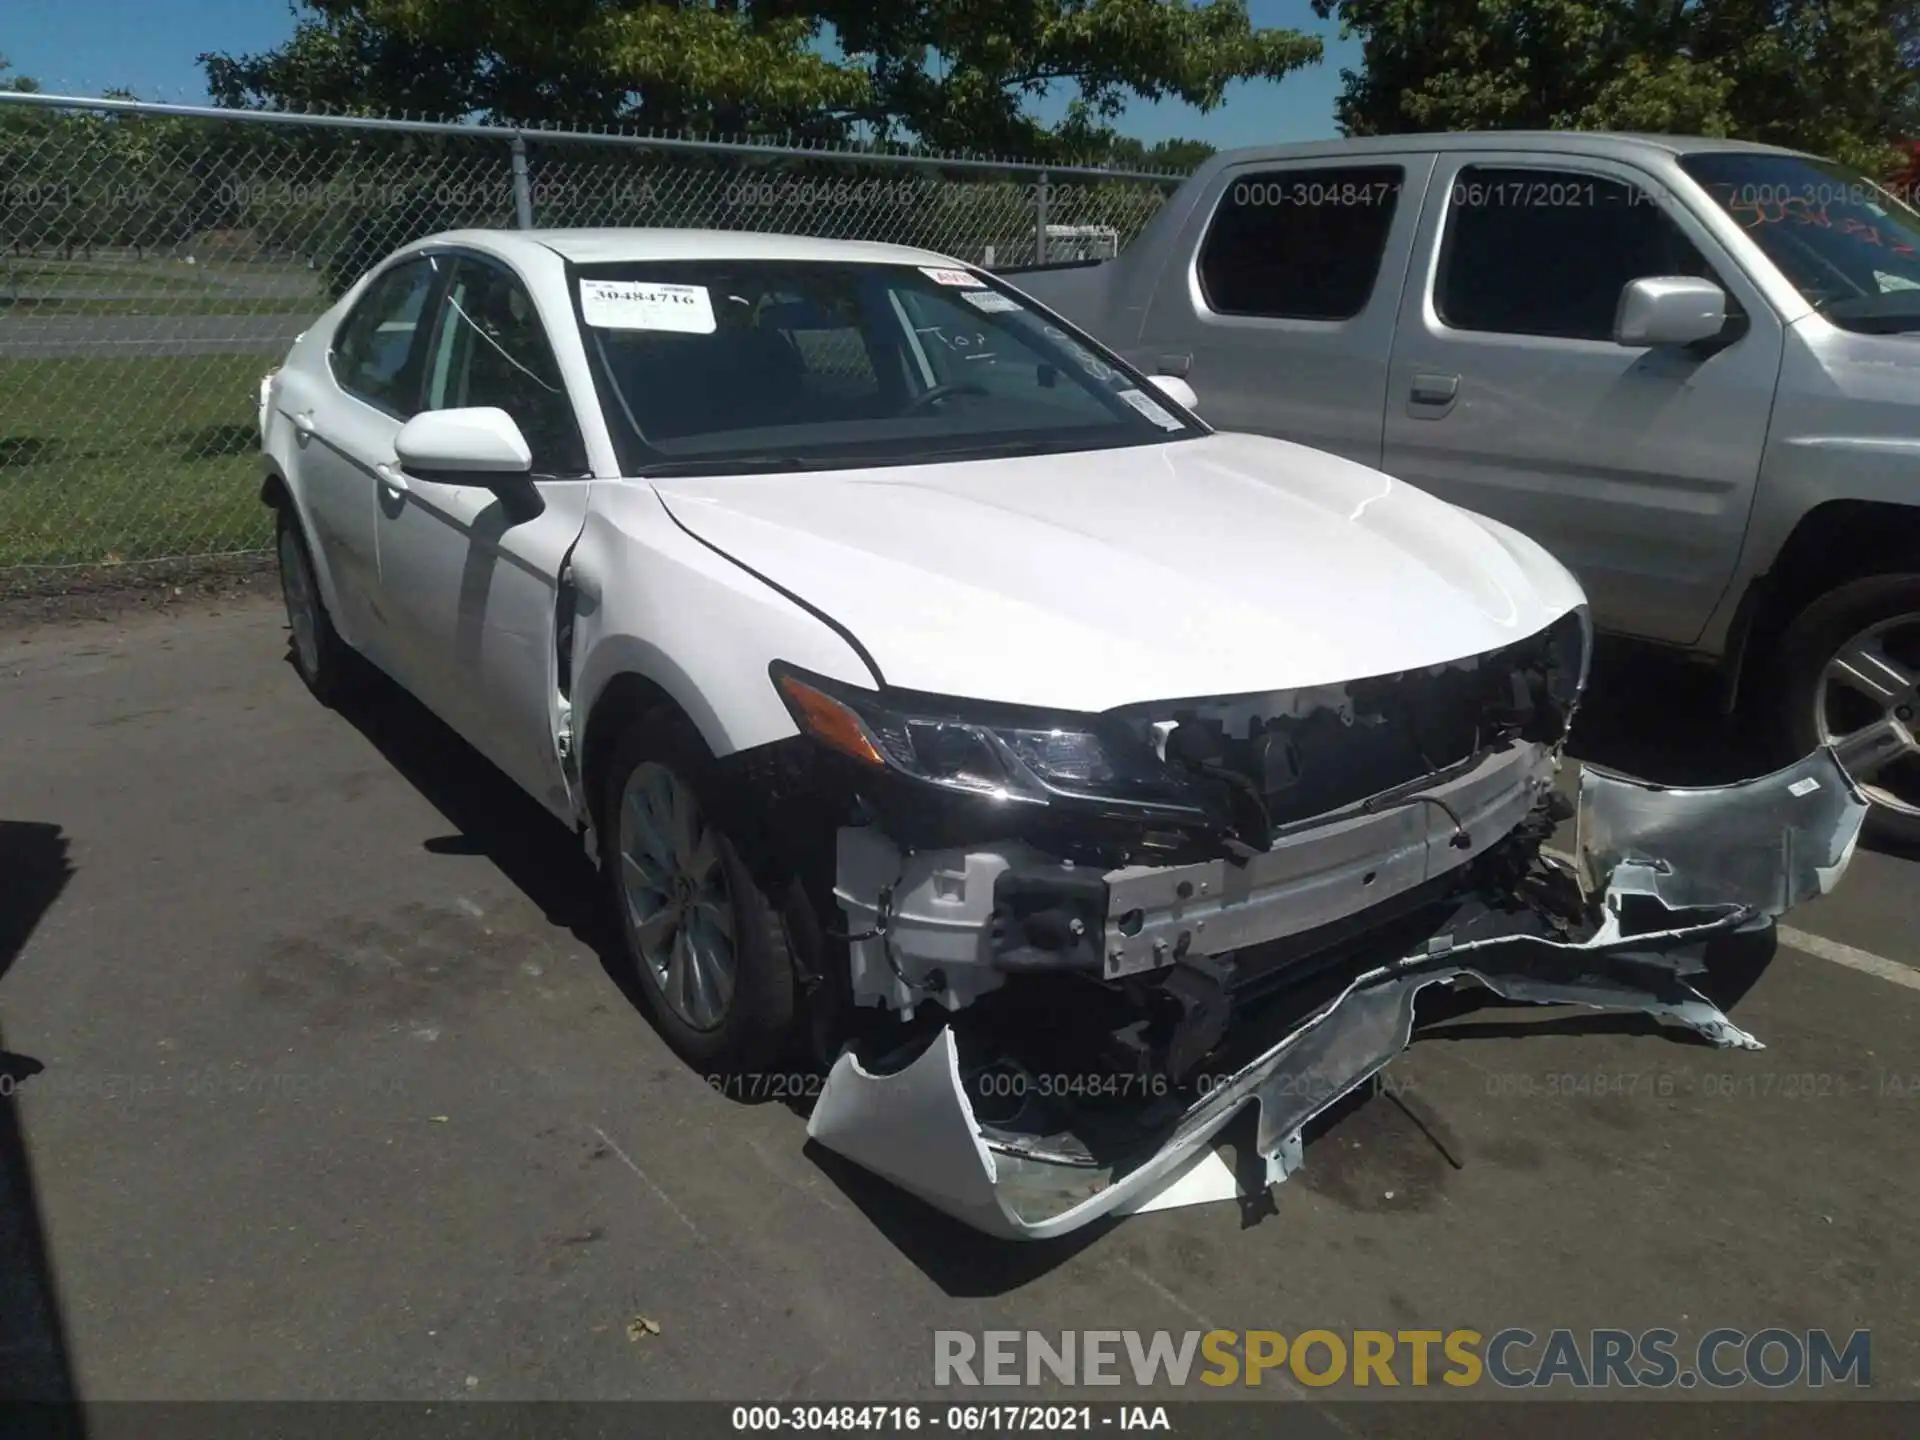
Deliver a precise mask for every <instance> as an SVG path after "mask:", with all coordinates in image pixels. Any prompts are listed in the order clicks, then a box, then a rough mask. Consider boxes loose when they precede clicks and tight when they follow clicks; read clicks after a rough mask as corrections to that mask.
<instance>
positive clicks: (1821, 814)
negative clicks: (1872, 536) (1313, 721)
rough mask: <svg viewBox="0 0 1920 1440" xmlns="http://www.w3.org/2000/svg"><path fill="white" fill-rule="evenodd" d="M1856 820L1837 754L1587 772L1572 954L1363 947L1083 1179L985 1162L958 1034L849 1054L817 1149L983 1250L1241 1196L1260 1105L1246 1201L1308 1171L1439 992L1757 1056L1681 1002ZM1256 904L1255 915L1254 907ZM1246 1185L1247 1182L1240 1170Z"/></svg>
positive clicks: (1860, 809) (1258, 936)
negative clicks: (1356, 1095) (1262, 1041)
mask: <svg viewBox="0 0 1920 1440" xmlns="http://www.w3.org/2000/svg"><path fill="white" fill-rule="evenodd" d="M1492 793H1493V792H1491V791H1490V792H1489V796H1491V794H1492ZM1463 798H1464V797H1463ZM1426 808H1427V807H1416V810H1415V811H1413V812H1408V811H1401V812H1398V813H1400V814H1401V815H1407V814H1411V813H1419V812H1422V811H1424V810H1425V809H1426ZM1467 808H1468V809H1471V808H1473V807H1472V806H1471V805H1469V806H1468V807H1467ZM1866 811H1867V804H1866V801H1865V799H1864V798H1863V797H1862V796H1861V795H1860V793H1859V792H1858V790H1857V789H1856V788H1855V787H1854V786H1853V784H1852V783H1851V781H1850V780H1849V779H1848V777H1847V775H1846V772H1845V771H1844V770H1843V769H1842V768H1841V766H1840V764H1839V762H1838V760H1837V759H1836V757H1835V756H1834V754H1833V753H1832V751H1831V750H1824V749H1823V750H1820V751H1817V752H1815V753H1814V754H1813V755H1811V756H1809V757H1808V758H1807V759H1805V760H1803V761H1801V762H1800V763H1799V764H1797V765H1794V766H1792V767H1790V768H1788V769H1786V770H1783V771H1780V772H1778V773H1776V774H1773V775H1768V776H1764V777H1762V778H1760V779H1756V780H1749V781H1743V782H1741V783H1739V784H1734V785H1727V786H1719V787H1712V788H1704V789H1668V788H1661V787H1657V786H1651V785H1646V784H1643V783H1641V782H1639V781H1635V780H1631V779H1628V778H1625V777H1622V776H1617V775H1612V774H1609V773H1606V772H1603V771H1600V770H1596V769H1591V768H1583V769H1582V772H1581V783H1580V795H1579V805H1578V824H1579V835H1578V842H1577V848H1578V862H1579V863H1578V869H1579V874H1580V880H1581V888H1582V889H1583V890H1584V892H1585V894H1586V896H1587V897H1588V901H1589V902H1590V903H1591V904H1597V906H1598V907H1599V911H1600V925H1599V928H1598V929H1597V931H1594V932H1593V933H1591V934H1589V935H1588V937H1587V938H1586V939H1584V940H1581V941H1572V940H1559V939H1552V938H1543V937H1541V936H1539V935H1532V934H1528V935H1495V936H1492V937H1490V938H1469V937H1459V936H1455V935H1451V934H1436V935H1434V936H1432V937H1431V938H1430V939H1428V940H1427V941H1426V942H1425V943H1424V945H1422V946H1420V947H1419V948H1418V949H1417V951H1416V952H1415V953H1412V954H1407V955H1398V956H1394V957H1392V958H1390V959H1384V960H1381V961H1379V962H1377V963H1369V960H1370V957H1368V956H1367V953H1366V950H1365V948H1364V944H1365V942H1357V943H1356V945H1355V947H1354V955H1353V959H1354V962H1355V965H1356V968H1359V967H1365V968H1362V969H1361V971H1360V973H1358V974H1357V975H1355V976H1354V978H1352V979H1351V981H1350V982H1349V983H1347V984H1346V985H1345V986H1344V988H1342V989H1340V990H1339V992H1338V993H1337V994H1336V995H1334V996H1333V998H1331V999H1330V1000H1326V1001H1324V1002H1323V1003H1320V1004H1318V1005H1317V1006H1315V1007H1313V1008H1311V1009H1310V1010H1308V1011H1307V1013H1305V1015H1304V1016H1301V1015H1299V1014H1298V1013H1297V1012H1296V1013H1295V1015H1294V1016H1293V1017H1292V1018H1291V1019H1289V1020H1288V1021H1287V1022H1286V1024H1285V1025H1284V1027H1283V1028H1284V1033H1283V1034H1280V1035H1278V1037H1277V1039H1276V1043H1274V1044H1273V1045H1272V1046H1270V1047H1269V1048H1267V1049H1266V1050H1264V1052H1262V1053H1260V1054H1259V1055H1258V1056H1257V1058H1255V1059H1253V1060H1252V1061H1251V1062H1250V1063H1246V1064H1244V1065H1241V1066H1240V1067H1239V1068H1238V1069H1236V1070H1234V1071H1233V1072H1232V1073H1230V1074H1227V1075H1224V1076H1221V1077H1219V1078H1218V1079H1217V1080H1216V1081H1215V1082H1214V1083H1212V1084H1210V1085H1209V1086H1207V1087H1205V1088H1204V1090H1203V1091H1202V1092H1201V1093H1199V1094H1198V1095H1197V1097H1196V1098H1194V1099H1193V1100H1192V1103H1191V1104H1190V1105H1189V1106H1187V1108H1186V1109H1185V1110H1184V1112H1183V1113H1181V1114H1179V1115H1178V1117H1177V1118H1176V1119H1175V1120H1174V1121H1173V1123H1172V1124H1171V1125H1169V1126H1166V1127H1164V1128H1162V1129H1160V1130H1159V1131H1157V1132H1156V1133H1155V1134H1154V1136H1153V1138H1152V1141H1151V1143H1149V1144H1147V1145H1145V1146H1143V1147H1141V1150H1140V1153H1136V1154H1132V1155H1129V1156H1127V1157H1126V1158H1125V1159H1123V1160H1119V1161H1107V1162H1104V1163H1102V1164H1100V1165H1097V1166H1089V1165H1087V1164H1084V1163H1071V1162H1068V1161H1065V1160H1063V1159H1062V1158H1060V1157H1058V1156H1048V1155H1047V1154H1045V1153H1044V1151H1043V1150H1042V1149H1025V1150H1022V1149H1021V1148H1019V1147H1009V1146H1007V1145H1005V1144H1000V1143H995V1142H992V1141H990V1140H989V1138H988V1137H987V1135H986V1134H985V1133H984V1132H983V1128H982V1126H981V1125H980V1123H979V1122H978V1121H977V1119H976V1117H975V1113H974V1109H973V1106H972V1105H971V1104H970V1102H969V1100H968V1096H967V1091H966V1087H965V1086H964V1084H963V1083H962V1041H961V1039H960V1037H958V1036H957V1035H956V1033H955V1026H954V1024H953V1023H949V1024H947V1025H946V1026H945V1027H943V1028H942V1029H941V1030H940V1031H939V1033H938V1034H937V1036H936V1037H935V1038H934V1040H933V1042H932V1044H931V1045H929V1046H928V1047H927V1048H926V1049H925V1050H923V1051H922V1052H921V1053H920V1054H919V1055H918V1056H917V1057H915V1058H914V1059H913V1060H911V1061H910V1062H909V1063H907V1064H906V1065H904V1066H903V1067H901V1068H899V1069H896V1070H892V1071H889V1072H887V1073H870V1072H869V1071H868V1070H866V1069H864V1068H862V1066H861V1064H860V1063H859V1061H858V1060H856V1059H855V1057H854V1055H853V1054H852V1053H851V1052H849V1053H846V1054H843V1055H842V1056H841V1057H840V1059H839V1060H838V1062H837V1063H836V1064H835V1065H834V1067H833V1070H832V1072H831V1074H830V1075H829V1076H828V1079H827V1082H826V1084H825V1086H824V1088H823V1090H822V1092H821V1095H820V1097H819V1101H818V1103H817V1104H816V1106H815V1107H814V1111H813V1115H812V1118H811V1120H810V1121H809V1123H808V1127H807V1128H808V1134H809V1136H810V1137H811V1138H812V1139H814V1140H817V1141H818V1142H819V1143H820V1144H822V1145H824V1146H826V1147H827V1148H828V1149H830V1150H833V1151H835V1152H837V1153H839V1154H841V1155H843V1156H845V1157H846V1158H848V1159H849V1160H852V1161H854V1162H855V1163H856V1164H858V1165H860V1166H862V1167H863V1168H865V1169H867V1170H870V1171H873V1172H874V1173H876V1174H878V1175H880V1176H882V1177H884V1178H885V1179H887V1180H890V1181H892V1182H893V1183H894V1184H896V1185H898V1186H900V1187H901V1188H902V1189H904V1190H907V1191H909V1192H911V1193H912V1194H914V1195H917V1196H919V1197H920V1198H921V1199H922V1200H924V1201H926V1202H927V1203H929V1204H931V1205H933V1206H935V1207H936V1208H938V1209H940V1210H943V1211H945V1212H947V1213H948V1214H950V1215H953V1216H955V1217H957V1218H958V1219H960V1220H962V1221H964V1222H966V1223H967V1224H969V1225H971V1226H973V1227H975V1228H976V1229H979V1230H982V1231H985V1232H987V1233H990V1234H993V1235H998V1236H1004V1237H1006V1238H1009V1239H1033V1240H1037V1239H1046V1238H1050V1237H1053V1236H1058V1235H1062V1234H1065V1233H1067V1232H1069V1231H1072V1230H1075V1229H1077V1228H1079V1227H1080V1226H1083V1225H1086V1224H1088V1223H1089V1222H1091V1221H1094V1220H1096V1219H1099V1218H1101V1217H1103V1216H1109V1215H1124V1214H1130V1213H1135V1212H1138V1211H1141V1210H1144V1209H1153V1208H1162V1207H1164V1206H1167V1205H1172V1204H1187V1203H1195V1202H1197V1201H1201V1200H1210V1199H1223V1198H1228V1197H1230V1196H1232V1195H1234V1194H1239V1193H1245V1191H1246V1188H1247V1185H1246V1182H1240V1181H1236V1180H1235V1179H1234V1178H1233V1177H1234V1174H1235V1171H1234V1170H1233V1169H1232V1168H1231V1167H1229V1166H1227V1165H1226V1164H1225V1162H1224V1161H1223V1160H1222V1159H1221V1158H1220V1156H1219V1154H1218V1152H1217V1151H1216V1150H1215V1149H1214V1148H1213V1142H1214V1141H1215V1140H1216V1138H1218V1137H1220V1132H1221V1131H1222V1130H1223V1129H1224V1128H1225V1127H1226V1126H1227V1125H1228V1124H1229V1122H1231V1121H1232V1120H1233V1119H1234V1118H1235V1116H1237V1115H1239V1114H1240V1113H1242V1112H1243V1111H1244V1110H1245V1108H1246V1107H1247V1105H1248V1104H1250V1103H1251V1104H1252V1105H1254V1106H1256V1107H1257V1110H1258V1121H1257V1132H1256V1138H1255V1141H1254V1148H1255V1150H1256V1151H1257V1162H1258V1163H1257V1165H1256V1166H1255V1167H1254V1171H1255V1173H1253V1174H1252V1175H1251V1177H1250V1180H1251V1183H1253V1184H1256V1185H1257V1184H1262V1183H1264V1184H1265V1185H1273V1184H1276V1183H1278V1182H1280V1181H1282V1180H1284V1179H1285V1178H1286V1177H1287V1176H1288V1175H1289V1174H1290V1173H1291V1172H1292V1171H1293V1170H1294V1169H1295V1168H1297V1167H1298V1165H1299V1164H1300V1163H1301V1131H1302V1127H1303V1126H1305V1125H1306V1123H1307V1122H1308V1121H1309V1120H1311V1119H1313V1118H1314V1117H1315V1116H1316V1115H1318V1114H1320V1113H1321V1112H1323V1111H1324V1110H1326V1109H1327V1108H1329V1107H1330V1106H1331V1105H1333V1104H1334V1103H1336V1102H1337V1101H1339V1100H1340V1099H1341V1098H1342V1097H1344V1096H1346V1095H1348V1094H1350V1093H1351V1092H1353V1091H1354V1090H1355V1089H1356V1088H1357V1087H1359V1086H1361V1085H1363V1084H1364V1083H1366V1082H1367V1081H1368V1080H1369V1079H1370V1078H1372V1076H1374V1075H1375V1074H1376V1073H1378V1072H1379V1071H1380V1070H1381V1069H1383V1068H1384V1067H1385V1066H1386V1065H1387V1064H1388V1063H1389V1062H1390V1061H1391V1060H1392V1059H1393V1058H1394V1056H1396V1055H1398V1054H1399V1053H1400V1052H1401V1051H1402V1050H1403V1049H1405V1048H1406V1046H1407V1045H1408V1043H1409V1042H1410V1040H1411V1038H1412V1032H1413V1025H1414V1005H1415V999H1416V997H1417V996H1418V995H1419V993H1420V992H1421V991H1422V990H1424V989H1426V988H1427V987H1428V986H1430V985H1438V984H1449V983H1461V982H1469V981H1471V982H1477V983H1478V984H1479V985H1481V986H1483V987H1485V988H1486V989H1488V990H1490V991H1492V992H1493V993H1494V994H1496V995H1499V996H1502V997H1504V998H1506V999H1508V1000H1512V1001H1519V1002H1527V1003H1533V1004H1540V1005H1560V1004H1573V1005H1582V1006H1588V1007H1592V1008H1595V1009H1602V1010H1619V1011H1633V1012H1640V1013H1644V1014H1647V1015H1651V1016H1654V1017H1657V1018H1659V1019H1662V1020H1666V1021H1670V1022H1673V1023H1675V1024H1678V1025H1681V1026H1684V1027H1686V1028H1688V1029H1691V1030H1693V1031H1695V1032H1697V1033H1699V1034H1700V1035H1702V1036H1704V1037H1705V1038H1707V1039H1708V1040H1710V1041H1712V1042H1713V1043H1714V1044H1716V1045H1721V1046H1733V1047H1741V1048H1749V1049H1758V1048H1760V1042H1759V1041H1758V1040H1756V1039H1754V1038H1753V1037H1752V1036H1750V1035H1748V1034H1747V1033H1746V1032H1745V1031H1743V1030H1741V1029H1740V1028H1739V1027H1738V1026H1736V1025H1734V1024H1733V1023H1732V1021H1730V1020H1729V1019H1728V1018H1727V1017H1726V1015H1725V1014H1723V1013H1722V1011H1721V1010H1720V1008H1719V1007H1718V1006H1716V1005H1715V1004H1714V1003H1713V1002H1712V1001H1710V1000H1708V999H1707V998H1706V997H1705V995H1703V994H1702V993H1701V992H1700V991H1699V990H1697V989H1695V988H1694V986H1693V985H1692V984H1691V983H1689V980H1690V977H1693V976H1697V975H1698V974H1699V973H1700V971H1701V969H1702V968H1703V967H1702V962H1701V954H1702V949H1703V947H1704V945H1705V943H1706V942H1708V941H1710V940H1713V939H1715V938H1716V937H1720V936H1724V935H1730V934H1732V933H1734V932H1736V931H1738V932H1743V933H1745V932H1753V931H1758V930H1765V929H1767V928H1770V927H1771V925H1772V923H1773V920H1774V919H1775V918H1776V917H1778V916H1779V915H1781V914H1783V913H1785V911H1787V910H1788V909H1790V908H1791V907H1792V906H1794V905H1797V904H1799V903H1801V902H1802V901H1805V900H1808V899H1811V898H1813V897H1814V896H1816V895H1819V894H1823V893H1825V892H1826V891H1828V890H1830V889H1831V888H1832V887H1833V885H1834V884H1835V883H1836V882H1837V881H1838V879H1839V878H1840V876H1841V874H1842V873H1843V872H1844V871H1845V869H1846V866H1847V864H1848V862H1849V860H1850V859H1851V857H1852V854H1853V849H1854V846H1855V844H1856V842H1857V840H1858V838H1859V833H1860V826H1861V822H1862V821H1863V820H1864V818H1865V815H1866ZM1376 818H1380V817H1376ZM1517 818H1518V817H1515V819H1517ZM1510 828H1511V822H1510V823H1509V824H1508V825H1506V826H1503V827H1502V828H1501V829H1500V830H1499V831H1498V832H1495V831H1493V830H1486V831H1483V832H1482V833H1485V834H1488V835H1492V834H1495V833H1499V834H1505V833H1506V832H1507V830H1509V829H1510ZM1335 848H1336V849H1337V848H1338V847H1337V845H1336V847H1335ZM1422 848H1423V849H1424V847H1422ZM1474 848H1475V849H1476V850H1477V849H1479V848H1481V847H1479V846H1476V847H1474ZM1276 853H1277V852H1276ZM1266 858H1268V859H1271V857H1266ZM1189 868H1204V867H1189ZM1124 873H1125V872H1116V875H1122V874H1124ZM1114 879H1115V877H1109V882H1110V883H1112V882H1113V880H1114ZM1566 883H1567V884H1568V885H1572V884H1573V880H1572V877H1571V876H1568V877H1566ZM1246 903H1248V904H1250V905H1255V906H1257V905H1258V903H1259V902H1258V897H1257V895H1256V896H1253V897H1250V898H1249V899H1248V901H1247V902H1246ZM1233 910H1234V907H1233V905H1232V903H1231V901H1228V902H1227V903H1226V904H1225V905H1224V907H1223V912H1224V913H1223V914H1222V915H1221V916H1220V917H1219V918H1218V919H1217V920H1216V924H1217V925H1218V926H1219V928H1220V931H1221V932H1222V933H1231V934H1232V935H1233V937H1234V938H1233V941H1232V942H1231V943H1233V944H1238V945H1251V944H1255V943H1260V942H1262V941H1264V940H1266V939H1270V938H1273V937H1274V936H1277V935H1280V934H1284V933H1286V928H1285V927H1286V922H1285V921H1284V920H1283V919H1278V918H1276V919H1275V920H1273V921H1270V922H1267V923H1264V924H1261V925H1258V926H1249V925H1248V924H1246V923H1243V920H1242V917H1240V916H1237V915H1234V914H1233V913H1232V912H1233ZM1275 926H1278V927H1279V928H1274V927H1275ZM1269 930H1271V934H1269V933H1267V932H1268V931H1269ZM1111 969H1112V956H1111V955H1109V970H1110V971H1111ZM1238 1173H1240V1174H1241V1175H1247V1174H1248V1171H1247V1168H1246V1166H1245V1165H1244V1163H1243V1165H1242V1167H1241V1169H1240V1171H1239V1172H1238Z"/></svg>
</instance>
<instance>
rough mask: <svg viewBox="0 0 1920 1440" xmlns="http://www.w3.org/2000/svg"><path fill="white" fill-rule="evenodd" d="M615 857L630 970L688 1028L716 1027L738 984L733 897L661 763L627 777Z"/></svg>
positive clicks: (712, 843) (715, 852)
mask: <svg viewBox="0 0 1920 1440" xmlns="http://www.w3.org/2000/svg"><path fill="white" fill-rule="evenodd" d="M619 853H620V871H621V894H622V896H623V897H624V899H625V902H626V907H627V918H628V921H629V922H630V923H631V925H632V934H633V938H634V944H635V947H636V948H637V949H638V951H639V952H640V953H639V958H640V962H641V963H642V964H643V965H645V966H646V968H647V970H648V972H649V974H650V975H651V976H652V978H653V982H654V984H655V986H656V988H657V989H658V990H659V992H660V996H661V998H662V999H663V1000H665V1001H666V1003H667V1005H668V1007H669V1008H670V1009H671V1010H672V1011H673V1013H674V1014H675V1015H676V1016H678V1017H679V1018H680V1019H681V1020H683V1021H684V1022H685V1023H686V1024H688V1025H690V1026H692V1027H693V1028H694V1029H696V1030H703V1031H710V1030H714V1029H717V1028H719V1026H720V1025H721V1023H722V1022H724V1021H725V1019H726V1016H727V1010H728V1008H729V1006H731V1004H732V1003H733V994H734V988H735V984H736V981H737V979H738V976H739V961H738V956H737V954H736V952H735V949H734V929H735V927H734V906H733V899H732V895H731V894H730V892H729V890H728V886H727V876H726V869H725V867H724V866H723V865H722V863H721V858H720V837H719V835H718V833H717V832H716V831H715V830H714V829H713V827H712V826H711V825H710V824H709V823H708V822H707V818H706V816H705V815H704V814H703V813H702V811H701V809H700V804H699V802H698V801H697V800H696V799H695V798H694V794H693V791H692V789H691V788H690V787H689V786H688V785H687V783H686V781H684V780H682V779H681V778H680V776H679V775H677V774H675V773H674V772H673V771H672V770H670V769H668V768H667V767H666V766H665V765H661V764H658V763H655V762H652V761H646V762H643V763H641V764H639V765H636V766H635V767H634V770H633V773H632V774H631V775H630V776H628V777H627V783H626V788H625V790H624V791H623V792H622V795H621V799H620V826H619Z"/></svg>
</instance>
